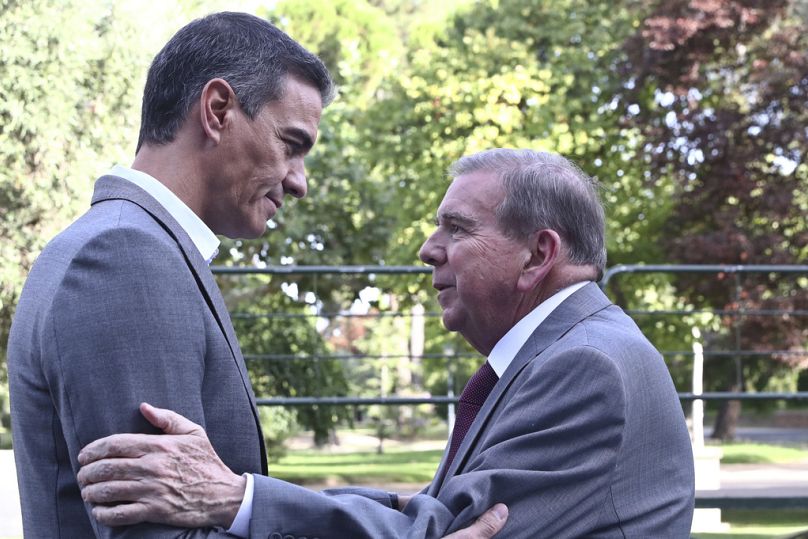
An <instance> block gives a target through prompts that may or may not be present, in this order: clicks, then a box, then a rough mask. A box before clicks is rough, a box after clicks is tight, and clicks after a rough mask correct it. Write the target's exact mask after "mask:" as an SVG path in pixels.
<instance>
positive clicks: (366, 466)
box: [271, 443, 808, 485]
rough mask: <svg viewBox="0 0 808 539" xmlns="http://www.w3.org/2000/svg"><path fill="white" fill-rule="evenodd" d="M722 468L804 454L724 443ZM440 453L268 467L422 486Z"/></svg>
mask: <svg viewBox="0 0 808 539" xmlns="http://www.w3.org/2000/svg"><path fill="white" fill-rule="evenodd" d="M721 448H722V449H723V451H724V456H723V458H722V459H721V463H722V464H754V463H786V462H796V461H800V460H808V450H806V449H798V448H793V447H783V446H777V445H766V444H751V443H726V444H723V445H722V446H721ZM441 454H442V451H440V450H431V451H412V450H408V449H407V448H406V447H397V448H388V449H386V450H385V452H384V453H383V454H381V455H379V454H377V453H376V452H374V451H366V452H357V453H341V454H332V453H325V452H320V451H313V450H306V451H289V453H288V454H287V455H286V456H285V457H283V458H281V459H280V460H279V461H278V462H277V463H274V464H272V465H271V473H272V475H273V476H274V477H278V478H280V479H284V480H286V481H291V482H293V483H298V484H303V485H306V484H314V483H319V484H323V483H326V484H327V483H351V484H362V483H423V484H426V483H428V482H429V481H430V480H431V479H432V475H433V474H434V473H435V470H436V469H437V467H438V464H439V463H440V457H441Z"/></svg>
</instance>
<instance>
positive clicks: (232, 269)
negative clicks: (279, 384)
mask: <svg viewBox="0 0 808 539" xmlns="http://www.w3.org/2000/svg"><path fill="white" fill-rule="evenodd" d="M212 270H213V273H214V274H218V275H248V274H254V275H281V276H289V275H368V276H369V277H372V276H375V275H418V274H429V273H431V272H432V268H430V267H427V266H371V265H367V266H293V265H290V266H267V267H263V268H257V267H243V266H214V267H213V268H212ZM648 273H657V274H659V273H663V274H674V273H701V274H728V275H733V276H734V278H735V282H734V284H735V293H736V295H740V292H741V290H742V287H741V282H740V280H739V279H738V276H740V275H743V274H801V275H806V276H808V265H774V264H771V265H747V266H744V265H726V264H708V265H672V264H649V265H618V266H614V267H611V268H608V269H607V270H606V271H605V272H604V275H603V278H602V279H601V281H600V282H599V283H598V284H599V285H600V287H601V288H602V289H604V290H606V289H607V287H608V285H609V284H610V283H611V282H612V281H613V280H614V279H615V278H616V277H618V276H621V275H631V274H648ZM738 299H739V298H738ZM626 312H627V314H629V315H630V316H654V315H688V314H713V315H716V316H736V317H738V316H777V315H782V314H784V311H779V310H774V309H757V310H755V309H748V310H744V309H743V308H739V309H736V310H732V309H667V310H649V309H646V310H631V309H626ZM786 313H787V314H789V315H790V316H808V311H804V312H803V311H800V310H794V311H786ZM231 316H232V317H233V318H234V319H245V318H289V319H293V318H333V317H344V318H352V317H353V318H381V317H408V316H411V314H410V313H406V312H377V313H372V314H357V313H350V312H331V313H325V312H320V313H314V314H312V313H288V312H273V313H231ZM422 316H424V317H425V318H435V317H439V316H440V313H437V312H428V313H424V314H423V315H422ZM739 340H740V335H736V348H735V349H733V350H705V351H704V356H705V357H731V358H735V359H736V361H738V362H739V361H740V359H741V358H743V357H751V356H767V355H769V356H770V355H774V354H778V355H782V356H787V355H806V356H808V350H770V351H759V350H741V349H740V348H739V347H738V346H737V344H738V343H739ZM660 353H661V354H662V355H663V356H666V357H670V356H691V355H693V352H692V351H687V350H660ZM473 356H476V355H475V354H452V355H446V354H422V355H419V356H417V357H419V358H423V359H445V360H447V362H451V361H453V360H455V359H456V358H460V357H473ZM244 357H245V359H246V360H247V361H248V362H252V361H293V360H299V359H305V360H308V361H311V360H315V361H316V360H352V359H360V360H361V359H374V356H373V355H369V354H333V355H310V356H298V355H290V354H272V353H268V354H250V353H245V355H244ZM380 357H381V356H375V358H377V359H378V358H380ZM384 357H385V358H388V359H390V358H393V357H394V356H392V355H385V356H384ZM738 365H740V363H738ZM679 398H680V399H681V400H682V401H693V400H703V401H728V400H748V401H761V400H783V401H805V400H808V392H793V393H786V392H765V393H748V392H709V393H703V394H700V395H694V394H692V393H687V392H680V393H679ZM458 399H459V397H457V396H455V395H447V396H438V395H435V396H423V397H381V396H380V397H346V396H318V397H274V398H259V399H258V400H257V403H258V404H259V405H261V406H311V405H318V404H322V405H389V406H399V405H417V404H455V403H457V401H458Z"/></svg>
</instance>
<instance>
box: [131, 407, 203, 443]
mask: <svg viewBox="0 0 808 539" xmlns="http://www.w3.org/2000/svg"><path fill="white" fill-rule="evenodd" d="M140 413H141V414H143V417H145V418H146V420H147V421H148V422H149V423H151V424H152V425H154V426H155V427H157V428H158V429H160V430H162V431H163V432H164V433H166V434H190V435H193V436H200V437H203V438H207V437H208V436H207V434H205V429H203V428H202V427H200V426H199V425H197V424H196V423H194V422H193V421H191V420H190V419H188V418H186V417H184V416H181V415H180V414H178V413H177V412H174V411H172V410H168V409H167V408H157V407H155V406H152V405H151V404H149V403H147V402H143V403H141V404H140Z"/></svg>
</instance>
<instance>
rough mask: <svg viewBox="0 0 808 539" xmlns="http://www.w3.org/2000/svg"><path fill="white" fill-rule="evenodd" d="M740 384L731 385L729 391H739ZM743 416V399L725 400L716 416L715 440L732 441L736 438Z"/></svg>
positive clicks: (713, 437)
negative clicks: (740, 419) (739, 421)
mask: <svg viewBox="0 0 808 539" xmlns="http://www.w3.org/2000/svg"><path fill="white" fill-rule="evenodd" d="M739 389H740V388H739V387H738V385H736V384H733V385H731V386H730V387H729V388H728V389H727V391H733V392H734V391H738V390H739ZM740 417H741V401H723V402H722V403H721V407H720V408H719V409H718V414H717V415H716V416H715V425H714V426H713V434H712V436H710V437H711V438H712V439H713V440H722V441H731V440H734V439H735V428H736V427H737V426H738V419H739V418H740Z"/></svg>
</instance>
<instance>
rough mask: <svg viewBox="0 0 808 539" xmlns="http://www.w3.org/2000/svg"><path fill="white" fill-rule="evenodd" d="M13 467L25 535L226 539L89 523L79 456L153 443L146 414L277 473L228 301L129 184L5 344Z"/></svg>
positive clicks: (68, 249) (28, 290)
mask: <svg viewBox="0 0 808 539" xmlns="http://www.w3.org/2000/svg"><path fill="white" fill-rule="evenodd" d="M8 369H9V383H10V390H11V418H12V429H13V431H12V432H13V440H14V457H15V459H16V462H17V474H18V478H19V479H18V481H19V487H20V495H21V500H22V509H23V527H24V531H25V537H26V538H29V539H30V538H39V537H42V538H47V539H53V538H58V537H62V538H74V537H77V538H78V537H82V538H83V537H92V536H93V535H97V536H99V537H113V536H115V537H117V536H121V537H123V536H126V537H174V536H179V535H183V536H185V535H186V534H187V535H199V536H207V535H214V536H215V535H222V536H224V534H219V533H217V532H215V531H213V530H196V531H194V532H188V531H184V530H179V529H176V528H169V527H158V526H152V525H141V526H135V527H129V528H115V529H110V528H107V527H105V526H101V525H99V524H97V523H96V522H95V521H94V520H93V519H92V518H91V517H89V516H88V508H87V507H86V506H85V504H84V503H83V502H82V499H81V496H80V493H79V488H78V486H77V484H76V473H77V470H78V464H77V461H76V457H77V455H78V452H79V450H80V449H81V448H82V446H84V445H86V444H87V443H89V442H91V441H93V440H95V439H97V438H100V437H102V436H107V435H109V434H113V433H117V432H154V429H153V428H152V427H150V426H149V425H148V424H147V423H146V421H145V420H144V419H143V418H142V417H141V416H140V413H139V412H138V409H137V407H138V404H139V403H140V402H142V401H148V402H150V403H151V404H154V405H156V406H161V407H167V408H171V409H174V410H176V411H178V412H180V413H182V414H183V415H185V416H187V417H189V418H190V419H191V420H193V421H195V422H197V423H199V424H201V425H202V426H204V427H205V429H206V430H207V432H208V435H209V436H210V440H211V442H212V443H213V446H214V447H215V448H216V452H217V453H218V454H219V455H220V456H221V457H222V459H223V460H224V462H225V463H227V465H228V466H230V468H231V469H233V471H235V472H237V473H243V472H263V473H266V457H265V453H264V446H263V438H262V435H261V430H260V426H259V423H258V415H257V411H256V408H255V399H254V396H253V393H252V388H251V386H250V381H249V378H248V377H247V371H246V369H245V366H244V360H243V358H242V356H241V351H240V350H239V346H238V341H237V340H236V336H235V334H234V332H233V327H232V324H231V322H230V318H229V315H228V314H227V310H226V308H225V305H224V301H223V299H222V297H221V293H220V292H219V289H218V288H217V286H216V283H215V282H214V280H213V276H212V275H211V272H210V269H209V268H208V266H207V264H205V261H204V260H202V257H201V255H200V254H199V252H198V250H197V249H196V247H195V246H194V244H193V243H192V242H191V239H190V238H189V237H188V235H187V234H186V233H185V231H184V230H183V229H182V228H181V227H180V226H179V225H178V224H177V223H176V221H174V219H173V218H171V216H170V215H169V214H168V213H167V212H166V211H165V210H164V209H163V207H162V206H160V205H159V204H158V203H157V202H156V201H155V200H154V199H152V198H151V197H150V196H149V195H148V194H146V193H145V192H144V191H142V190H141V189H140V188H139V187H137V186H135V185H133V184H132V183H130V182H128V181H126V180H123V179H121V178H117V177H112V176H105V177H102V178H100V179H99V180H98V181H97V182H96V185H95V193H94V195H93V201H92V207H91V208H90V209H89V210H88V211H87V213H86V214H84V215H83V216H82V217H81V218H79V219H78V220H77V221H76V222H75V223H73V224H72V225H71V226H70V227H68V228H67V229H66V230H65V231H63V232H62V233H61V234H59V235H58V236H57V237H56V238H55V239H54V240H53V241H51V242H50V243H49V244H48V246H47V247H46V248H45V249H44V251H43V252H42V254H41V255H40V257H39V258H38V259H37V261H36V263H35V264H34V267H33V269H32V270H31V273H30V275H29V276H28V280H27V282H26V284H25V287H24V289H23V292H22V295H21V297H20V301H19V304H18V305H17V310H16V313H15V316H14V320H13V324H12V328H11V336H10V338H9V346H8Z"/></svg>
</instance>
